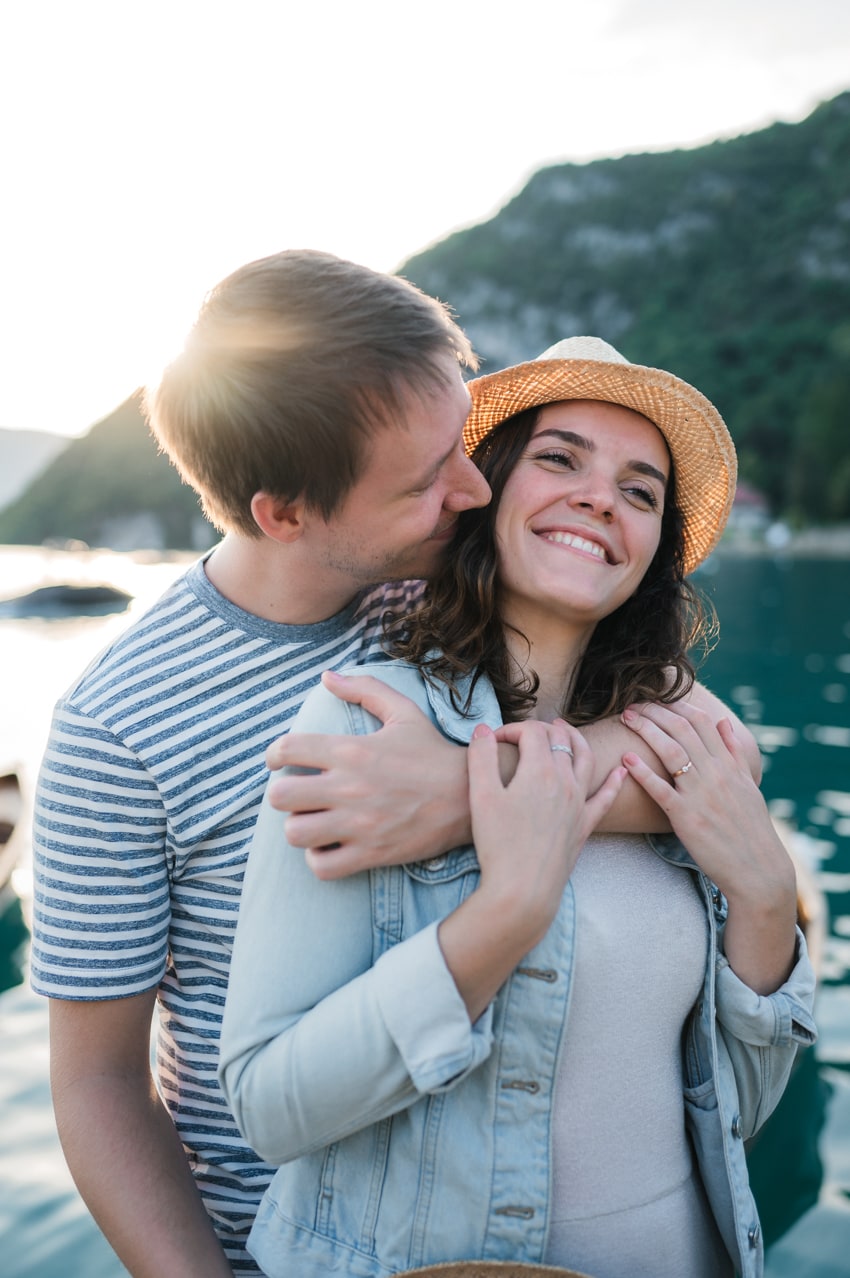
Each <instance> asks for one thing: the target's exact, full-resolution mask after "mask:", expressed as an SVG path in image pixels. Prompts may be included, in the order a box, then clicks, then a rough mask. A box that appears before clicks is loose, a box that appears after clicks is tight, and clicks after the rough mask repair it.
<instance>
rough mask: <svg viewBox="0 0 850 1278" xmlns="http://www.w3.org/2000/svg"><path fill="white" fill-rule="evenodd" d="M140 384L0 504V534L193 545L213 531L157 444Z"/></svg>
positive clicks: (208, 539) (209, 539)
mask: <svg viewBox="0 0 850 1278" xmlns="http://www.w3.org/2000/svg"><path fill="white" fill-rule="evenodd" d="M140 400H141V392H140V391H137V392H136V393H135V394H134V395H131V396H130V398H129V399H127V400H125V402H124V403H123V404H121V405H120V407H119V408H117V409H116V410H115V412H114V413H110V415H109V416H108V417H105V418H104V419H103V420H102V421H100V422H98V423H97V424H96V425H94V426H92V428H91V430H90V431H89V432H88V434H87V435H84V436H83V437H82V438H81V439H75V440H73V442H72V443H71V444H70V445H69V446H68V447H67V448H66V449H65V451H64V452H63V453H62V454H61V455H60V456H59V457H56V458H55V459H54V460H53V461H52V462H51V463H50V465H49V466H48V467H47V468H46V470H44V471H43V472H42V474H41V475H40V476H39V477H38V478H37V479H36V480H34V481H33V483H32V484H30V486H29V487H28V488H27V489H26V490H25V491H24V492H23V493H22V494H21V495H20V496H19V497H18V498H17V500H16V501H14V502H13V503H12V504H11V505H9V506H7V507H6V508H5V509H4V510H2V511H0V542H2V543H6V544H18V545H21V544H24V545H26V544H31V545H40V543H41V542H42V541H47V540H49V539H51V538H57V539H59V540H66V539H68V538H74V539H78V540H80V541H85V542H88V544H89V545H91V546H114V547H116V548H118V549H130V548H131V545H130V544H128V543H133V546H134V547H149V546H150V547H154V548H156V549H165V548H168V549H192V548H197V547H200V546H207V545H211V544H212V543H213V541H214V540H215V537H216V534H215V532H214V531H213V529H212V527H211V525H209V524H208V523H207V522H206V520H205V519H204V517H203V515H202V513H201V510H200V508H199V506H198V501H197V498H196V496H195V494H194V493H193V491H192V490H191V488H187V487H186V485H185V484H183V483H182V482H181V480H180V477H179V476H178V474H177V471H176V470H175V469H174V468H173V466H172V465H171V464H170V462H169V461H168V459H167V457H165V456H164V455H162V454H160V453H158V452H157V446H156V444H155V443H154V440H153V439H152V437H151V435H150V432H149V431H148V427H147V423H146V421H145V419H144V417H143V415H142V412H141V409H140Z"/></svg>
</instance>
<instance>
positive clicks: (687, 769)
mask: <svg viewBox="0 0 850 1278" xmlns="http://www.w3.org/2000/svg"><path fill="white" fill-rule="evenodd" d="M693 766H694V765H693V764H692V763H691V761H690V759H688V761H687V763H686V764H685V766H684V767H683V768H680V769H679V771H678V772H673V773H672V774H671V775H672V776H673V778H674V780H675V778H676V777H681V776H684V774H685V773H686V772H690V770H691V768H692V767H693Z"/></svg>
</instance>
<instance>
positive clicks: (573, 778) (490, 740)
mask: <svg viewBox="0 0 850 1278" xmlns="http://www.w3.org/2000/svg"><path fill="white" fill-rule="evenodd" d="M497 742H508V743H509V744H511V745H515V746H517V748H518V751H519V757H518V763H517V769H516V772H515V773H514V775H513V777H512V779H511V780H510V781H509V782H508V784H507V785H503V784H502V782H501V780H500V777H499V770H498V761H497V753H496V751H497ZM468 766H469V801H470V814H471V820H472V837H473V842H474V843H475V849H476V852H477V854H478V861H479V864H480V866H481V881H482V886H484V887H486V888H487V889H490V888H491V887H492V888H495V889H497V890H498V889H499V888H502V889H504V890H505V891H506V892H507V893H508V894H509V895H510V897H511V899H513V900H515V901H516V902H517V903H518V904H519V903H520V902H522V903H524V905H525V906H526V908H528V909H529V910H532V909H533V908H534V905H535V903H537V904H538V906H539V907H540V908H542V909H543V911H544V913H545V914H546V915H547V916H548V917H547V923H546V926H548V923H549V922H551V920H552V918H554V916H555V913H556V912H557V908H558V902H559V901H560V899H561V894H562V892H563V890H564V887H565V885H566V882H567V879H568V878H569V876H570V874H571V873H572V871H573V868H574V866H575V863H576V861H577V860H578V855H579V852H580V851H581V849H582V846H583V845H584V843H585V841H586V839H587V837H588V835H589V834H591V833H592V831H593V830H594V829H595V828H596V826H597V825H598V823H599V821H600V819H601V818H602V817H603V816H604V815H605V813H606V812H607V811H608V809H609V808H610V807H611V804H612V803H613V801H614V799H615V797H616V795H617V793H618V791H619V789H620V787H621V785H622V784H623V781H624V779H625V777H626V770H625V768H623V767H616V768H614V769H613V770H612V772H611V773H610V774H609V776H608V777H607V778H606V780H605V782H604V784H603V785H602V786H601V787H600V788H599V789H598V790H597V792H596V793H595V794H593V795H592V796H591V797H588V792H589V791H590V789H591V786H592V784H593V773H594V758H593V752H592V750H591V748H590V746H589V745H588V743H587V742H586V741H585V739H584V737H583V736H582V734H581V733H580V732H579V731H578V730H577V729H576V728H572V727H570V726H569V725H568V724H566V723H565V722H564V721H563V720H562V719H556V720H555V722H554V723H551V724H550V723H540V722H538V721H536V720H527V721H525V722H523V723H511V724H505V725H504V726H503V727H501V728H498V729H497V730H496V732H495V733H493V732H491V731H490V729H489V728H486V727H484V726H483V725H479V727H477V728H476V729H475V732H474V734H473V738H472V741H471V743H470V747H469V763H468ZM544 931H545V928H544Z"/></svg>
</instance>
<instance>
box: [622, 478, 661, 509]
mask: <svg viewBox="0 0 850 1278" xmlns="http://www.w3.org/2000/svg"><path fill="white" fill-rule="evenodd" d="M626 492H627V493H628V494H629V496H631V497H634V498H635V499H636V500H637V501H639V502H641V504H642V505H644V506H649V507H650V509H652V510H655V509H656V507H657V506H658V498H657V497H656V495H655V493H654V492H653V491H652V489H651V488H644V487H643V485H642V484H637V485H632V487H631V488H627V489H626Z"/></svg>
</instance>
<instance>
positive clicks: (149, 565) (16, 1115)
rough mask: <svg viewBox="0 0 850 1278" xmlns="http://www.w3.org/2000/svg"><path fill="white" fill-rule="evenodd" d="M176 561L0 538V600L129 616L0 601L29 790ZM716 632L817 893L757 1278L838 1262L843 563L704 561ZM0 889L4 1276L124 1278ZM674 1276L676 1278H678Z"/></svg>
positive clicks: (764, 1190)
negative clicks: (16, 597)
mask: <svg viewBox="0 0 850 1278" xmlns="http://www.w3.org/2000/svg"><path fill="white" fill-rule="evenodd" d="M185 562H188V558H187V557H177V558H175V559H174V560H172V561H169V562H162V561H160V560H158V559H155V558H150V557H145V556H129V555H116V554H110V553H95V552H89V553H86V554H76V555H73V556H69V555H68V554H67V553H63V552H58V551H46V550H36V549H32V550H30V549H12V548H2V547H0V598H2V597H6V596H11V595H13V594H17V593H23V592H24V591H27V590H30V589H32V588H34V587H36V586H41V585H43V584H45V583H49V582H51V581H62V580H66V579H70V580H73V581H77V582H80V583H82V582H101V581H105V582H109V583H112V584H114V585H116V586H119V587H120V588H122V589H124V590H126V591H128V592H129V593H130V594H132V595H133V596H134V602H133V604H132V605H131V607H130V610H129V612H127V611H124V612H117V613H111V614H110V613H108V614H104V615H100V616H85V617H67V616H64V617H63V616H56V617H52V618H48V617H35V618H26V619H24V618H14V617H10V616H5V617H4V616H3V615H2V607H0V663H2V669H3V671H4V678H3V679H2V680H0V772H3V771H5V770H6V769H7V768H9V767H10V766H14V767H16V768H17V769H18V770H19V772H20V775H21V778H22V781H23V785H24V790H25V792H30V791H31V787H32V784H33V781H34V778H35V772H36V770H37V767H38V760H39V758H40V756H41V752H42V749H43V747H44V742H45V739H46V735H47V730H48V726H49V718H50V708H51V706H52V703H53V701H54V700H55V698H56V697H57V696H58V695H59V693H60V692H61V691H62V690H63V689H64V687H65V686H66V685H67V684H68V683H69V682H70V681H71V679H72V678H73V676H74V675H75V674H76V673H77V671H78V670H80V669H81V668H82V667H83V666H84V665H85V663H86V662H87V661H88V660H89V659H90V658H91V657H92V656H94V654H95V653H96V652H97V651H98V650H99V649H100V648H101V647H102V646H103V645H104V644H105V643H107V642H108V641H109V639H110V638H111V637H112V636H113V635H115V634H116V633H118V632H119V631H120V630H122V629H123V628H124V627H125V626H126V625H127V623H128V620H129V619H130V617H132V616H134V615H135V614H136V613H137V612H138V611H140V610H141V609H142V608H144V607H145V606H147V604H148V603H149V602H151V601H152V600H153V599H154V598H155V597H156V596H157V595H158V594H159V593H160V592H161V591H162V590H163V589H164V588H165V586H166V585H167V584H168V582H169V581H170V580H171V579H172V578H173V577H174V576H176V574H177V573H178V572H179V571H180V570H181V569H182V567H183V565H184V563H185ZM699 580H700V584H701V585H702V586H703V588H704V589H705V590H706V592H707V593H708V594H710V595H711V597H712V598H713V599H714V602H715V605H716V607H717V610H718V613H719V615H720V619H721V628H722V639H721V643H720V646H719V648H718V649H717V650H716V651H715V652H714V653H713V654H712V655H711V657H710V658H709V660H708V663H707V665H706V666H705V668H704V669H703V672H702V678H703V679H704V681H705V682H706V683H708V684H709V686H710V687H711V688H712V689H713V690H714V691H715V692H716V693H718V695H719V696H721V697H722V698H723V699H724V700H726V701H728V702H730V703H731V704H733V705H734V706H735V707H736V709H737V710H738V712H739V713H740V714H741V715H742V717H743V718H744V719H745V720H747V721H748V722H749V723H750V724H751V725H752V727H753V729H754V731H755V732H756V734H757V736H758V738H759V742H760V745H761V748H762V751H763V753H764V755H765V764H766V769H765V777H764V791H765V794H766V796H767V798H768V800H769V802H770V805H771V809H772V811H773V812H774V814H775V815H776V816H777V817H781V818H782V819H783V820H785V821H788V822H789V823H791V825H792V826H793V827H794V828H795V829H796V830H797V831H798V835H797V841H798V846H800V847H801V848H802V850H803V851H804V853H805V855H806V856H807V857H808V859H809V862H810V864H811V866H812V869H813V871H814V876H815V879H816V881H817V883H818V884H819V886H820V887H821V889H822V890H823V892H824V893H825V896H826V901H827V904H828V920H827V922H828V928H827V934H826V940H825V946H824V953H823V964H822V982H821V988H820V993H819V996H818V1009H817V1016H818V1023H819V1026H820V1031H821V1038H820V1042H819V1044H818V1047H817V1049H816V1051H815V1052H811V1053H808V1054H807V1055H806V1056H804V1057H803V1058H802V1060H801V1063H800V1066H799V1068H798V1069H797V1070H796V1072H795V1075H794V1077H793V1079H792V1083H791V1086H790V1087H789V1090H788V1093H787V1094H786V1097H785V1098H784V1100H783V1103H782V1107H781V1111H780V1112H779V1113H778V1114H777V1116H776V1117H775V1118H774V1119H773V1120H771V1122H770V1124H769V1125H768V1127H767V1128H766V1129H765V1130H764V1132H763V1134H762V1135H761V1136H760V1137H759V1141H758V1144H757V1147H756V1148H755V1149H754V1150H753V1151H752V1168H753V1179H754V1184H755V1187H756V1192H757V1196H758V1198H759V1202H760V1206H761V1211H762V1218H763V1225H764V1229H765V1236H766V1238H767V1239H768V1241H769V1243H770V1246H769V1249H768V1263H767V1274H768V1276H769V1278H786V1276H788V1278H790V1275H794V1278H839V1276H841V1278H847V1275H848V1273H850V561H846V560H842V559H829V560H828V559H823V560H810V559H794V558H789V559H784V560H783V559H769V558H761V557H751V558H747V557H738V556H730V555H724V556H723V557H715V559H713V560H712V561H710V563H709V564H708V565H707V567H706V569H705V570H703V571H702V572H701V573H700V577H699ZM19 838H20V850H21V855H20V858H19V862H18V867H17V869H16V870H15V873H14V875H13V878H12V887H13V889H14V892H12V891H11V890H10V889H9V888H8V887H7V889H6V890H5V892H4V893H2V894H0V991H3V992H0V1063H2V1068H0V1107H2V1109H1V1110H0V1112H2V1122H0V1273H2V1275H4V1278H69V1275H70V1278H76V1276H77V1275H85V1278H119V1276H120V1275H123V1274H124V1273H125V1271H124V1270H123V1268H122V1267H121V1266H120V1265H119V1264H118V1263H117V1262H116V1260H115V1258H114V1256H113V1254H112V1252H111V1251H110V1249H109V1247H108V1246H107V1245H106V1243H105V1242H104V1241H103V1239H102V1238H101V1237H100V1235H99V1234H98V1232H97V1230H96V1229H95V1227H94V1225H93V1223H92V1222H91V1220H90V1218H89V1217H88V1216H87V1213H86V1211H85V1209H84V1207H83V1205H82V1203H81V1202H80V1200H79V1198H78V1196H77V1195H76V1192H75V1191H74V1188H73V1185H72V1183H71V1180H70V1177H69V1175H68V1173H67V1170H66V1169H65V1165H64V1162H63V1160H62V1155H61V1151H60V1149H59V1145H58V1141H57V1139H56V1135H55V1132H54V1129H53V1121H52V1113H51V1109H50V1098H49V1090H48V1082H47V1015H46V1007H45V1005H44V1001H43V1000H41V999H38V998H36V997H35V996H34V995H32V994H31V993H30V992H29V991H28V988H27V985H26V960H27V930H26V923H27V919H28V916H29V901H30V896H31V874H30V866H29V850H28V846H27V831H26V818H25V819H24V821H23V823H22V826H21V829H20V835H19ZM683 1278H685V1276H683Z"/></svg>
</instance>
